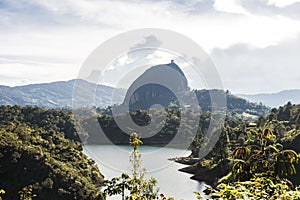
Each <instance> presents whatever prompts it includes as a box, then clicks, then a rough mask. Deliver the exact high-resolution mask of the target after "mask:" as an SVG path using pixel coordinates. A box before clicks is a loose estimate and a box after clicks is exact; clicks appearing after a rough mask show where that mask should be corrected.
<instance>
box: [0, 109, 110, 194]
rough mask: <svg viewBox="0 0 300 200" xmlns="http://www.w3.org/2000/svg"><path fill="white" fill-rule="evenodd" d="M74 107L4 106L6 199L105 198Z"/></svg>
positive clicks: (1, 144)
mask: <svg viewBox="0 0 300 200" xmlns="http://www.w3.org/2000/svg"><path fill="white" fill-rule="evenodd" d="M78 141H79V138H78V136H77V133H76V131H75V127H74V123H73V120H72V117H71V114H70V112H69V111H59V110H46V109H42V108H37V107H30V106H27V107H20V106H0V189H2V190H1V191H2V193H4V194H1V197H2V199H7V200H11V199H22V200H25V199H26V200H29V199H62V200H65V199H95V200H96V199H99V200H100V199H103V196H102V193H101V192H100V190H99V187H100V186H101V185H102V183H103V179H104V177H103V175H102V174H101V173H100V172H99V170H98V168H97V166H96V164H95V163H94V161H93V160H91V159H88V158H87V156H86V155H85V154H84V153H83V149H82V144H81V143H80V142H78Z"/></svg>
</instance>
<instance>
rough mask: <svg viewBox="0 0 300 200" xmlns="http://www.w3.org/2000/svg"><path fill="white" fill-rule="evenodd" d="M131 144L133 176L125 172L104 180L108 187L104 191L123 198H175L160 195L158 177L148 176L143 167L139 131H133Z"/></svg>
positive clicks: (146, 199)
mask: <svg viewBox="0 0 300 200" xmlns="http://www.w3.org/2000/svg"><path fill="white" fill-rule="evenodd" d="M129 144H130V145H131V146H132V147H133V151H132V153H131V155H130V162H131V164H132V177H130V176H129V175H128V174H125V173H123V174H122V175H121V176H120V177H115V178H112V179H111V180H106V181H104V186H105V187H106V188H105V190H104V193H105V194H106V195H108V196H112V195H118V194H121V195H122V200H125V199H126V200H153V199H159V198H160V199H162V200H172V199H173V198H167V197H165V196H164V195H163V194H161V195H160V196H159V197H158V191H159V188H157V187H156V183H157V181H156V179H155V178H153V177H151V178H150V179H147V178H146V173H145V169H142V168H141V163H142V159H141V153H140V152H139V150H138V147H139V145H141V144H142V141H141V140H140V139H139V137H138V134H137V133H135V132H133V133H132V134H131V135H130V139H129ZM128 193H129V194H128Z"/></svg>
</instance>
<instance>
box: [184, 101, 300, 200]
mask: <svg viewBox="0 0 300 200" xmlns="http://www.w3.org/2000/svg"><path fill="white" fill-rule="evenodd" d="M236 122H238V121H236V120H235V119H233V118H231V119H229V118H227V119H226V123H225V127H224V130H223V133H222V134H223V136H224V137H220V139H219V141H218V142H219V143H220V144H222V145H223V147H226V148H225V151H226V152H227V153H223V154H220V155H221V156H219V157H218V159H219V160H217V159H215V157H214V156H211V155H215V154H217V153H218V152H219V151H220V149H219V148H218V147H217V146H216V147H215V148H214V149H213V151H212V152H211V153H210V155H208V156H207V157H206V158H204V159H202V160H201V161H199V162H198V163H196V164H194V165H192V166H190V167H187V168H185V169H184V170H183V171H188V172H192V173H195V174H196V175H195V176H194V177H193V178H194V179H197V180H202V181H203V180H205V181H206V182H209V181H211V182H209V183H210V184H211V185H212V186H213V189H212V188H211V189H208V190H207V191H206V192H207V193H208V194H210V195H211V197H212V198H223V199H300V193H299V188H297V187H296V185H299V184H300V177H299V175H298V174H297V173H296V172H299V170H300V169H299V168H300V165H299V163H298V159H299V155H298V154H299V153H300V146H299V144H300V131H299V125H300V105H292V104H291V103H288V104H286V105H285V106H282V107H279V108H278V109H272V110H271V113H270V114H269V115H268V116H266V117H260V118H259V119H258V120H257V121H256V122H255V123H253V122H249V121H239V122H238V123H236ZM223 151H224V148H223ZM224 163H225V164H224ZM211 177H212V178H211ZM215 179H218V181H217V182H215ZM198 198H200V196H199V194H198Z"/></svg>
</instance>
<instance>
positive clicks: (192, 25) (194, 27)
mask: <svg viewBox="0 0 300 200" xmlns="http://www.w3.org/2000/svg"><path fill="white" fill-rule="evenodd" d="M140 28H162V29H168V30H172V31H176V32H178V33H180V34H183V35H185V36H187V37H188V38H190V39H192V40H193V41H195V42H196V43H197V44H199V45H200V46H201V47H202V48H203V49H204V50H205V52H206V53H207V54H208V55H209V57H210V58H211V59H212V61H213V62H214V64H215V67H216V69H217V71H218V73H219V75H220V77H221V79H222V82H223V85H224V88H225V89H228V90H230V91H231V92H232V93H236V94H237V93H244V94H255V93H272V92H278V91H281V90H285V89H299V88H300V56H299V52H300V0H299V1H296V0H173V1H171V0H122V1H121V0H0V84H1V85H8V86H17V85H25V84H31V83H42V82H52V81H59V80H69V79H74V78H76V77H77V76H78V73H79V71H80V69H81V67H82V64H83V62H84V61H85V59H86V58H87V57H88V55H89V54H90V53H91V52H92V51H93V50H94V49H95V48H96V47H98V46H99V45H101V44H102V43H103V42H104V41H106V40H108V39H110V38H111V37H113V36H115V35H118V34H120V33H123V32H126V31H130V30H134V29H140ZM108 78H109V77H108ZM112 78H113V77H112Z"/></svg>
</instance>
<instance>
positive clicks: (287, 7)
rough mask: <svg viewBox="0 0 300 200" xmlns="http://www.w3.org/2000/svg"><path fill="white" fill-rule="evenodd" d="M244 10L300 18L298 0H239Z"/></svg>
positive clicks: (262, 14) (266, 14)
mask: <svg viewBox="0 0 300 200" xmlns="http://www.w3.org/2000/svg"><path fill="white" fill-rule="evenodd" d="M239 3H240V5H241V6H243V8H244V9H245V10H247V11H248V12H250V13H252V14H256V15H261V16H284V17H289V18H291V19H297V20H299V19H300V12H299V10H300V1H299V0H298V1H295V0H291V1H274V0H271V1H267V0H252V1H247V0H239Z"/></svg>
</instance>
